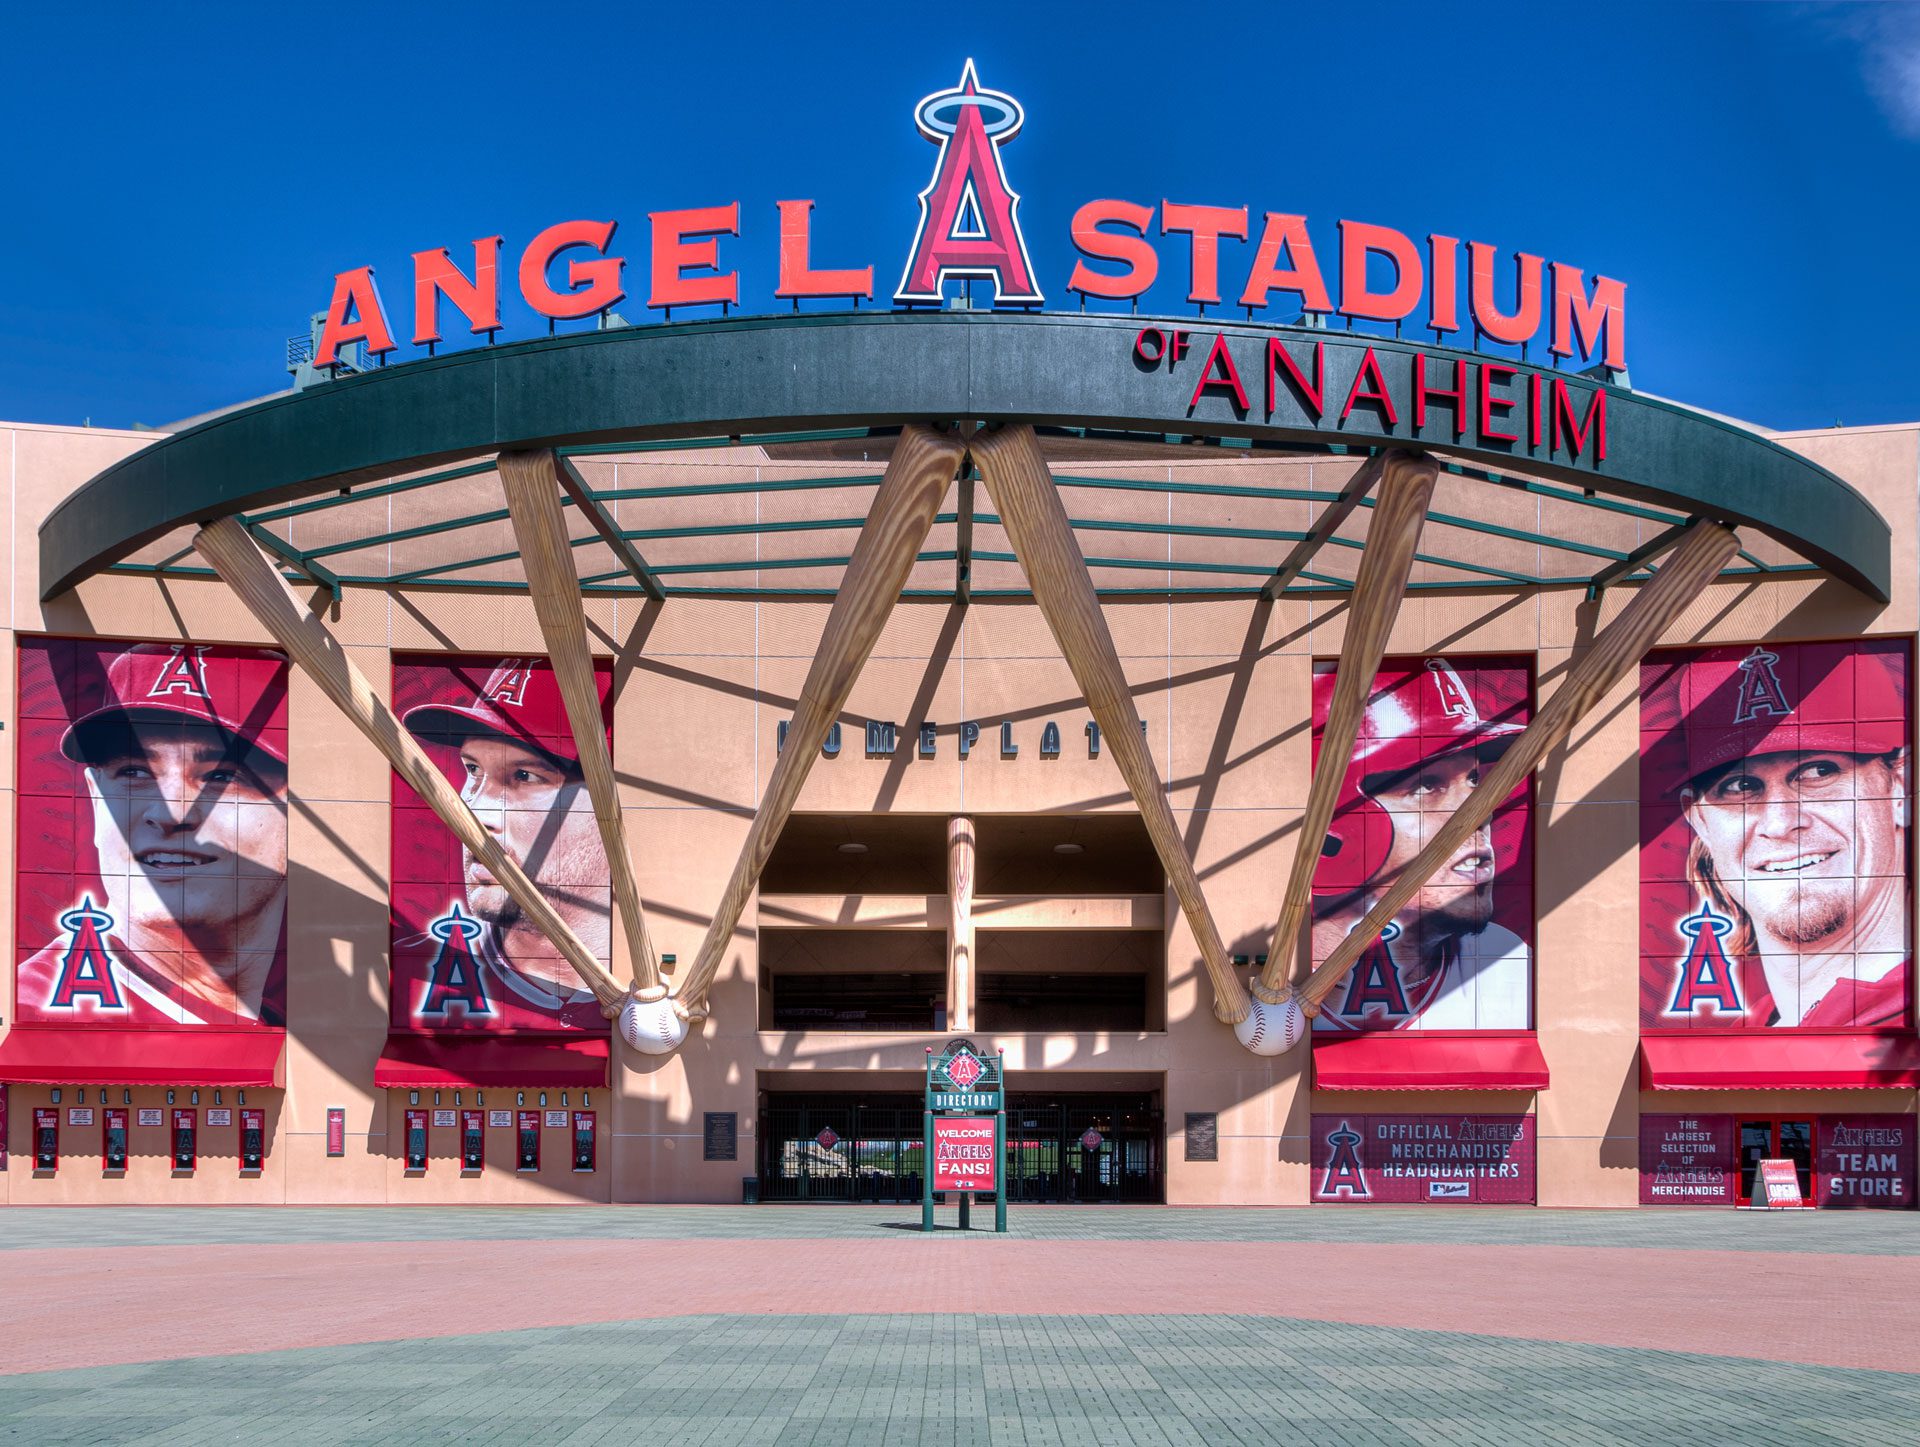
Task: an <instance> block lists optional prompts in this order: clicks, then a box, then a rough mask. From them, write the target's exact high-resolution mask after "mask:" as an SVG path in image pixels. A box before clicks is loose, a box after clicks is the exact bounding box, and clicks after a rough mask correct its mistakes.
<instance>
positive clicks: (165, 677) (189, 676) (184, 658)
mask: <svg viewBox="0 0 1920 1447" xmlns="http://www.w3.org/2000/svg"><path fill="white" fill-rule="evenodd" d="M206 654H207V650H206V649H205V648H203V647H200V646H198V645H195V646H193V647H186V646H183V645H181V644H178V643H176V644H174V645H173V657H172V659H171V660H169V661H168V663H167V664H166V666H165V667H164V668H162V669H161V670H160V674H159V676H158V677H157V678H155V679H154V681H153V686H152V687H151V688H149V689H148V690H147V697H148V698H165V697H166V696H167V695H168V694H174V693H184V694H186V695H187V696H188V697H189V698H206V699H211V697H212V695H210V694H209V693H208V692H207V658H206Z"/></svg>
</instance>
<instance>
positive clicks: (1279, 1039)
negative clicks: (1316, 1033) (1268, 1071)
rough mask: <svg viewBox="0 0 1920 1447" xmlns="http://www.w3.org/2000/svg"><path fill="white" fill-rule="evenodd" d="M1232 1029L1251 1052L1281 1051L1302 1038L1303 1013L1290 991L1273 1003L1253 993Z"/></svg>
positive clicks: (1284, 1051)
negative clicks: (1250, 1006) (1248, 1004)
mask: <svg viewBox="0 0 1920 1447" xmlns="http://www.w3.org/2000/svg"><path fill="white" fill-rule="evenodd" d="M1233 1033H1234V1038H1235V1039H1237V1040H1239V1042H1240V1043H1241V1044H1242V1045H1244V1046H1246V1047H1247V1049H1249V1050H1251V1051H1252V1052H1253V1053H1254V1054H1255V1055H1284V1054H1286V1052H1287V1051H1289V1050H1291V1049H1293V1047H1294V1046H1296V1045H1298V1044H1299V1043H1300V1042H1301V1041H1302V1040H1304V1039H1306V1037H1307V1015H1306V1012H1305V1011H1304V1010H1302V1009H1301V1008H1300V1002H1299V1001H1298V1000H1296V999H1294V998H1293V995H1292V993H1291V992H1288V993H1287V994H1285V995H1283V996H1282V997H1281V998H1280V999H1279V1000H1278V1001H1276V1002H1275V1003H1273V1004H1268V1003H1267V1002H1266V1001H1265V1000H1262V999H1261V998H1260V997H1259V996H1258V995H1255V996H1254V997H1253V1008H1252V1009H1251V1010H1249V1011H1247V1018H1246V1019H1244V1020H1242V1021H1241V1022H1240V1023H1239V1024H1238V1025H1235V1026H1234V1027H1233Z"/></svg>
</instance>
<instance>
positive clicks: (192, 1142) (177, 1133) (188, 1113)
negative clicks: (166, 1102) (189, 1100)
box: [173, 1109, 200, 1173]
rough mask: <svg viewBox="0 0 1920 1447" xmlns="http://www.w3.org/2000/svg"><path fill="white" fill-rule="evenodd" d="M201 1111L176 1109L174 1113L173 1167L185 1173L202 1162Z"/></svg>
mask: <svg viewBox="0 0 1920 1447" xmlns="http://www.w3.org/2000/svg"><path fill="white" fill-rule="evenodd" d="M199 1120H200V1112H199V1111H197V1110H191V1109H189V1110H176V1111H175V1112H174V1113H173V1169H174V1170H175V1171H176V1172H180V1173H185V1172H188V1171H191V1170H192V1169H193V1168H194V1167H195V1166H197V1165H198V1164H199V1163H200V1124H199Z"/></svg>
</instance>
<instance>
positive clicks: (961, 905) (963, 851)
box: [947, 815, 978, 1031]
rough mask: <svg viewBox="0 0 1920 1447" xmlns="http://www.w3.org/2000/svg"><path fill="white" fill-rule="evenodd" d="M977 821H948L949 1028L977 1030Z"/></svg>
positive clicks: (954, 818)
mask: <svg viewBox="0 0 1920 1447" xmlns="http://www.w3.org/2000/svg"><path fill="white" fill-rule="evenodd" d="M977 856H978V851H977V850H976V849H975V847H974V838H973V820H971V819H968V818H966V817H965V816H964V815H956V816H955V817H953V818H951V819H949V820H947V903H948V907H949V910H950V912H951V913H950V916H949V920H948V924H947V1028H948V1029H949V1030H955V1031H961V1030H971V1029H972V1028H973V874H974V863H975V860H976V858H977Z"/></svg>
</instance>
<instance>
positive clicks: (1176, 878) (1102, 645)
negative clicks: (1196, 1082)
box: [972, 423, 1253, 1025]
mask: <svg viewBox="0 0 1920 1447" xmlns="http://www.w3.org/2000/svg"><path fill="white" fill-rule="evenodd" d="M972 450H973V456H974V460H975V462H976V463H977V464H978V465H979V468H980V476H981V479H982V480H983V481H984V482H985V483H986V485H987V491H988V492H989V493H990V494H991V495H992V497H993V500H994V502H995V503H996V504H997V505H998V508H999V512H1000V520H1001V524H1002V525H1003V526H1004V527H1005V528H1006V530H1007V536H1008V538H1010V539H1011V540H1012V542H1013V548H1014V552H1015V553H1016V555H1017V556H1018V557H1019V560H1020V565H1021V567H1022V569H1023V570H1024V571H1025V572H1026V575H1027V584H1028V586H1029V587H1031V588H1032V589H1033V596H1034V600H1035V601H1036V602H1037V603H1038V604H1039V605H1040V611H1041V612H1042V613H1043V614H1045V615H1046V619H1047V626H1048V627H1050V628H1051V629H1052V630H1053V636H1054V638H1055V640H1056V641H1057V642H1058V643H1059V645H1060V653H1061V656H1062V657H1064V658H1065V659H1066V661H1067V667H1068V668H1070V669H1072V670H1073V677H1074V681H1075V682H1076V683H1078V684H1079V685H1080V692H1081V694H1082V695H1084V696H1085V698H1086V700H1087V707H1088V708H1089V709H1091V710H1092V712H1093V717H1094V721H1095V722H1096V723H1098V724H1099V725H1100V731H1101V733H1102V735H1103V736H1104V738H1105V742H1106V744H1107V747H1108V748H1109V749H1111V750H1112V752H1113V759H1114V763H1115V764H1117V765H1118V766H1119V769H1120V776H1121V777H1122V778H1123V779H1125V780H1126V781H1127V788H1128V790H1129V791H1130V792H1131V793H1132V794H1133V802H1134V804H1135V805H1136V806H1137V807H1138V808H1139V810H1140V819H1141V822H1142V823H1143V824H1145V825H1146V829H1147V834H1148V837H1150V838H1151V839H1152V840H1153V846H1154V849H1155V850H1156V851H1157V852H1158V853H1159V855H1160V863H1161V865H1162V866H1163V867H1164V868H1165V869H1166V871H1167V878H1168V879H1169V880H1170V881H1171V882H1172V885H1173V892H1174V896H1175V897H1176V898H1177V899H1178V900H1179V901H1180V908H1181V909H1182V911H1184V912H1185V914H1186V917H1187V923H1188V925H1189V926H1191V927H1192V929H1193V937H1194V940H1195V941H1196V942H1197V943H1198V944H1199V946H1200V959H1201V963H1202V964H1204V965H1205V966H1206V970H1207V975H1208V977H1209V978H1210V979H1211V980H1212V982H1213V1013H1214V1014H1215V1015H1216V1016H1217V1017H1218V1018H1220V1019H1222V1020H1225V1021H1227V1022H1229V1023H1231V1024H1234V1025H1238V1024H1239V1023H1240V1022H1241V1021H1242V1020H1244V1019H1246V1018H1247V1016H1248V1014H1249V1013H1250V1012H1251V1010H1252V1008H1253V1007H1252V1003H1251V1002H1250V1001H1249V1000H1248V999H1247V992H1246V987H1245V986H1244V985H1242V984H1241V983H1240V979H1239V977H1238V976H1237V975H1235V974H1234V972H1233V965H1232V962H1231V961H1229V960H1228V958H1227V950H1226V946H1225V944H1223V943H1222V941H1221V939H1220V931H1219V928H1218V927H1217V926H1216V925H1215V924H1214V920H1213V912H1212V911H1211V910H1210V909H1208V908H1207V901H1206V896H1205V895H1204V894H1202V893H1201V890H1200V875H1199V873H1198V871H1196V870H1195V869H1194V867H1193V860H1192V858H1191V857H1190V856H1189V855H1188V853H1187V844H1186V840H1184V839H1183V838H1181V836H1180V826H1179V825H1178V824H1177V823H1176V822H1175V821H1174V817H1173V807H1172V805H1171V804H1169V803H1168V801H1167V790H1166V786H1165V785H1164V784H1162V783H1161V781H1160V774H1159V771H1158V770H1157V769H1155V768H1154V764H1153V755H1152V753H1151V752H1149V751H1148V749H1147V742H1146V739H1145V738H1144V737H1143V736H1142V733H1141V728H1140V713H1139V710H1137V709H1136V708H1135V707H1134V704H1133V694H1132V693H1131V691H1129V689H1128V688H1127V677H1126V673H1125V672H1124V670H1122V668H1121V667H1120V656H1119V653H1118V651H1117V650H1116V649H1115V648H1114V646H1113V634H1112V633H1111V632H1109V631H1108V629H1107V620H1106V616H1105V615H1104V614H1103V613H1101V611H1100V600H1099V598H1098V596H1097V595H1096V594H1095V592H1094V587H1093V577H1092V575H1091V574H1090V573H1088V571H1087V561H1086V559H1085V558H1084V557H1082V556H1081V554H1080V546H1079V544H1078V543H1076V542H1075V541H1074V538H1073V529H1072V528H1071V527H1070V526H1069V525H1068V522H1067V514H1066V509H1065V508H1063V507H1062V506H1061V505H1060V494H1059V491H1058V490H1057V489H1056V488H1055V486H1054V482H1053V475H1052V474H1051V473H1050V472H1048V470H1047V463H1046V459H1045V458H1043V457H1042V456H1041V455H1040V443H1039V441H1038V439H1036V438H1035V437H1034V435H1033V428H1031V427H1029V426H1027V425H1026V424H1025V423H1021V424H1018V425H1016V426H1012V427H1006V428H1003V429H1001V430H998V431H992V432H983V433H980V434H978V435H976V436H975V438H974V440H973V444H972Z"/></svg>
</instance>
